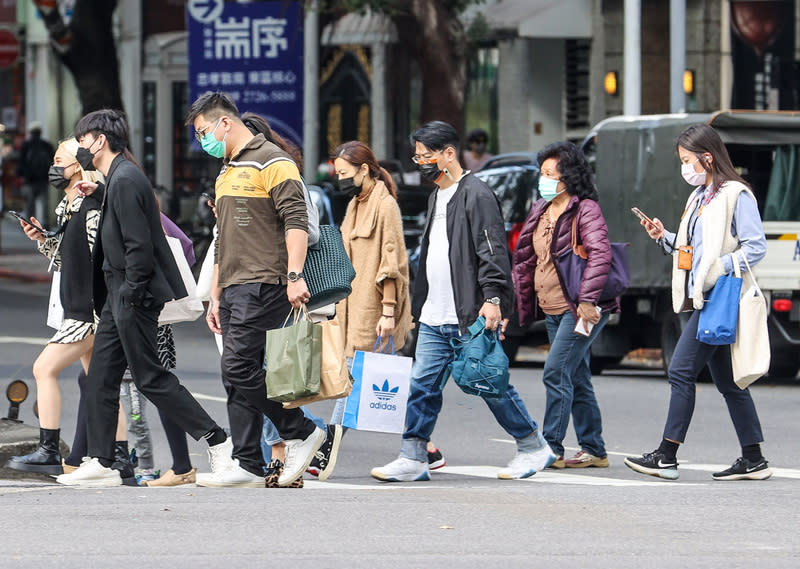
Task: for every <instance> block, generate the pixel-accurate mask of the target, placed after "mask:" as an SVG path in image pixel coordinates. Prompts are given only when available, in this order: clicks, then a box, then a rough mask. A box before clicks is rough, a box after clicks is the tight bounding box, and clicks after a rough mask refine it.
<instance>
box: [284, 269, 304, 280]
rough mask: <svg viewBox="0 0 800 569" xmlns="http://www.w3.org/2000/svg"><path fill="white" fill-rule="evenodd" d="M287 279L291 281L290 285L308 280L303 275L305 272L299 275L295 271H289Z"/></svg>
mask: <svg viewBox="0 0 800 569" xmlns="http://www.w3.org/2000/svg"><path fill="white" fill-rule="evenodd" d="M286 278H287V279H288V280H289V282H290V283H294V282H297V281H299V280H300V279H304V278H306V276H305V275H304V274H303V271H300V272H299V273H297V272H295V271H289V272H288V273H287V274H286Z"/></svg>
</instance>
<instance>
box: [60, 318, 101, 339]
mask: <svg viewBox="0 0 800 569" xmlns="http://www.w3.org/2000/svg"><path fill="white" fill-rule="evenodd" d="M96 330H97V320H95V321H94V322H84V321H83V320H73V319H72V318H64V322H62V324H61V328H59V329H58V332H56V333H55V335H54V336H53V337H52V338H50V342H49V343H50V344H74V343H75V342H80V341H81V340H83V339H84V338H87V337H89V336H91V335H92V334H94V333H95V331H96Z"/></svg>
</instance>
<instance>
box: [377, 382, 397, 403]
mask: <svg viewBox="0 0 800 569" xmlns="http://www.w3.org/2000/svg"><path fill="white" fill-rule="evenodd" d="M399 389H400V386H399V385H398V386H397V387H395V388H393V389H389V380H388V379H384V380H383V385H382V386H381V387H378V386H377V385H375V384H374V383H373V384H372V393H373V395H375V397H376V398H377V399H379V400H380V401H391V400H392V399H394V398H395V396H397V391H398V390H399Z"/></svg>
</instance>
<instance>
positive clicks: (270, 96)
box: [242, 90, 297, 103]
mask: <svg viewBox="0 0 800 569" xmlns="http://www.w3.org/2000/svg"><path fill="white" fill-rule="evenodd" d="M296 100H297V92H296V91H277V90H276V91H270V92H265V91H244V92H243V93H242V102H244V103H294V102H295V101H296Z"/></svg>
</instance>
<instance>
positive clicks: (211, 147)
mask: <svg viewBox="0 0 800 569" xmlns="http://www.w3.org/2000/svg"><path fill="white" fill-rule="evenodd" d="M222 118H223V117H220V118H219V120H218V121H217V124H215V125H214V128H213V130H211V131H209V132H207V133H205V134H204V135H203V138H201V139H200V146H201V147H202V148H203V150H205V151H206V152H207V153H208V154H210V155H211V156H213V157H214V158H222V157H223V156H225V138H226V137H227V136H228V133H227V132H226V133H225V136H223V137H222V140H217V137H216V136H214V133H215V132H216V131H217V128H219V124H220V123H221V122H222Z"/></svg>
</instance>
